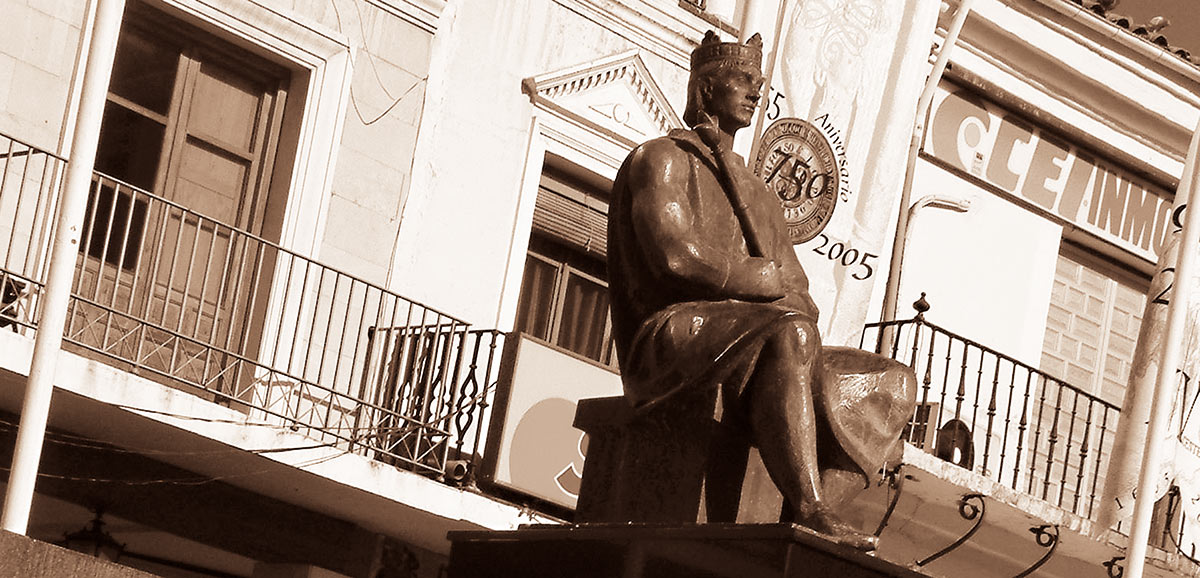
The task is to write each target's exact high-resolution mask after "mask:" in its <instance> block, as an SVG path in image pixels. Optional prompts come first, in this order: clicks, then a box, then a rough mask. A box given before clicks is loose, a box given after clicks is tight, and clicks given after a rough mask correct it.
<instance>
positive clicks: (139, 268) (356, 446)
mask: <svg viewBox="0 0 1200 578" xmlns="http://www.w3.org/2000/svg"><path fill="white" fill-rule="evenodd" d="M5 150H7V152H5ZM0 155H2V156H0V176H3V181H0V255H3V261H2V262H0V264H2V267H0V297H2V298H3V302H2V303H0V327H3V326H11V327H12V329H13V330H16V331H23V332H26V333H31V332H32V331H34V330H35V329H36V319H37V318H36V316H35V315H34V313H35V311H36V306H37V303H38V296H39V295H40V292H41V288H42V284H43V283H44V278H43V277H44V274H45V271H44V270H45V260H46V258H47V254H48V247H49V244H50V236H51V234H52V230H53V229H52V225H51V224H52V223H53V222H54V210H55V203H56V202H57V198H58V193H59V184H60V183H59V181H60V180H61V174H62V172H63V168H64V167H65V165H66V162H65V160H64V159H61V158H59V157H56V156H54V155H52V154H50V153H48V152H45V151H41V150H38V149H36V148H34V147H30V146H28V145H25V144H23V143H20V142H19V141H16V140H14V139H11V138H8V137H4V136H2V135H0ZM69 307H70V308H69V311H68V321H67V327H66V334H65V340H66V343H67V347H69V348H73V349H75V350H76V351H78V352H80V353H82V354H84V355H89V356H92V357H96V358H97V359H100V360H102V361H104V362H105V363H108V364H110V365H114V366H116V367H119V368H122V369H126V370H128V371H130V372H132V373H136V374H140V375H143V376H146V377H148V378H150V379H154V380H157V381H160V382H162V383H165V384H168V385H171V386H173V387H179V388H182V389H188V390H191V391H193V392H195V393H197V394H199V395H201V396H205V397H207V398H209V399H211V400H213V401H216V402H218V403H222V404H225V405H228V406H230V407H234V408H238V409H240V410H241V411H243V412H245V413H247V414H248V419H250V420H252V421H254V420H258V421H263V420H265V421H268V422H272V423H278V424H280V425H284V426H287V427H290V428H291V429H292V430H295V431H301V430H303V431H304V432H305V433H306V434H307V435H310V436H312V437H314V438H317V439H320V440H323V441H326V442H327V443H329V444H330V445H331V446H334V447H338V448H341V449H343V450H344V451H347V452H355V453H359V454H363V455H367V456H370V457H372V458H373V459H378V460H381V461H384V462H387V463H392V464H396V465H397V466H400V467H404V468H406V469H411V470H414V471H418V472H421V473H424V474H427V475H430V476H434V477H440V476H444V475H445V474H447V472H448V470H454V468H455V467H458V468H460V470H461V467H462V465H463V463H462V462H461V461H459V460H462V459H467V460H470V459H474V457H473V456H475V455H476V454H478V451H477V449H476V448H481V447H482V444H483V441H482V440H481V436H482V432H483V431H486V430H485V429H484V428H486V415H485V414H486V410H487V407H488V405H489V403H490V399H491V396H492V395H493V394H494V386H495V381H496V377H495V375H496V374H497V373H498V371H499V358H500V347H499V346H500V343H501V340H502V334H500V333H498V332H496V331H490V330H482V331H481V330H471V329H470V327H469V326H468V325H467V324H466V323H465V322H463V321H461V320H459V319H457V318H454V317H452V316H450V315H447V314H446V313H443V312H440V311H438V310H436V309H433V308H430V307H427V306H425V305H423V304H420V303H417V302H414V301H411V300H408V299H406V298H404V297H402V296H400V295H398V294H396V293H394V292H392V291H389V290H387V289H385V288H383V287H381V286H379V285H376V284H373V283H371V282H368V281H366V280H364V279H361V278H359V277H356V276H354V275H351V274H349V273H346V272H344V271H341V270H338V269H336V268H334V267H331V266H329V265H327V264H323V263H320V262H317V261H315V260H313V259H310V258H308V257H306V256H304V255H301V254H299V253H297V252H295V251H291V250H289V249H287V248H285V247H282V246H280V245H279V244H277V243H273V242H271V241H268V240H266V239H264V238H262V237H260V236H258V235H255V234H252V233H251V232H248V231H246V230H244V229H241V228H237V227H234V226H231V225H230V224H228V223H225V222H221V221H219V220H216V219H213V218H210V217H208V216H206V215H203V214H201V213H199V212H197V211H195V210H192V209H191V208H189V207H185V206H182V205H180V204H178V203H174V202H172V201H170V200H168V199H165V198H163V197H160V196H157V195H154V194H152V193H149V192H147V191H144V190H141V189H138V188H136V187H133V186H131V185H129V184H126V183H123V182H121V181H118V180H116V179H112V178H110V177H107V176H105V175H102V174H96V175H94V178H93V182H92V188H91V192H90V196H89V199H88V206H87V212H86V217H85V221H84V224H83V230H82V242H81V246H80V252H79V259H78V262H77V265H76V275H75V280H74V285H73V288H72V294H71V302H70V306H69ZM450 473H451V474H454V473H455V472H453V471H451V472H450ZM458 473H461V471H459V472H458Z"/></svg>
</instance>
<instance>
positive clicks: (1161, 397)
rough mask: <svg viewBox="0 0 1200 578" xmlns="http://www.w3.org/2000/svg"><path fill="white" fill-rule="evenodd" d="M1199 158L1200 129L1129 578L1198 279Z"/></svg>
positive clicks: (1135, 575) (1136, 577)
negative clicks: (1196, 272)
mask: <svg viewBox="0 0 1200 578" xmlns="http://www.w3.org/2000/svg"><path fill="white" fill-rule="evenodd" d="M1198 153H1200V123H1198V124H1197V125H1196V132H1194V133H1192V142H1191V145H1189V146H1188V156H1187V160H1186V162H1185V163H1184V171H1183V176H1182V178H1181V179H1180V182H1179V190H1178V191H1177V192H1176V193H1175V194H1176V195H1181V196H1183V197H1184V198H1185V199H1187V217H1185V218H1184V223H1183V234H1182V235H1181V237H1182V238H1181V239H1180V240H1179V253H1178V255H1179V256H1178V263H1177V264H1176V266H1175V286H1174V289H1173V290H1172V293H1171V299H1170V302H1169V303H1168V304H1167V332H1166V336H1165V337H1164V338H1163V342H1162V348H1163V353H1162V365H1161V366H1159V370H1158V379H1157V380H1156V381H1155V384H1154V396H1153V398H1152V399H1153V400H1154V405H1152V406H1151V407H1150V425H1149V427H1148V428H1147V431H1146V449H1145V451H1144V452H1142V469H1141V474H1140V476H1139V477H1138V485H1137V494H1135V498H1134V506H1133V526H1132V527H1131V528H1130V530H1129V550H1128V551H1127V552H1126V553H1125V557H1126V560H1128V566H1126V568H1125V575H1126V576H1128V578H1142V572H1143V569H1144V568H1145V565H1146V549H1147V544H1146V542H1147V540H1148V539H1149V538H1150V517H1151V515H1152V514H1153V512H1154V486H1155V485H1156V484H1157V482H1158V478H1159V476H1160V475H1161V472H1160V471H1159V466H1160V465H1161V463H1162V453H1163V450H1164V448H1163V437H1164V434H1165V433H1166V431H1167V428H1168V427H1169V425H1170V424H1169V423H1167V422H1168V421H1169V420H1170V419H1171V403H1172V402H1173V401H1174V400H1175V390H1176V387H1177V385H1178V383H1179V377H1178V375H1177V374H1178V371H1179V365H1180V361H1181V359H1180V357H1181V355H1182V353H1183V351H1182V350H1183V337H1184V335H1183V332H1184V331H1185V330H1186V327H1185V325H1186V323H1187V314H1188V301H1189V299H1190V297H1191V296H1190V295H1189V293H1190V291H1189V290H1190V289H1191V285H1192V278H1193V277H1194V276H1195V273H1193V270H1192V269H1193V267H1195V266H1196V264H1195V256H1196V245H1197V243H1200V216H1198V215H1200V211H1196V210H1193V209H1194V208H1195V207H1196V203H1197V202H1198V201H1200V195H1197V193H1196V191H1197V189H1200V187H1197V186H1196V168H1197V167H1196V165H1197V158H1196V157H1197V154H1198Z"/></svg>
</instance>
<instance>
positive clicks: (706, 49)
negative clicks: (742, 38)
mask: <svg viewBox="0 0 1200 578" xmlns="http://www.w3.org/2000/svg"><path fill="white" fill-rule="evenodd" d="M762 47H763V43H762V37H761V36H759V35H758V34H757V33H755V34H754V36H751V37H750V39H749V40H747V41H746V43H745V44H741V43H739V42H721V38H720V37H719V36H717V33H716V32H713V31H712V30H709V31H708V32H706V33H705V34H704V40H701V41H700V46H697V47H696V49H695V50H693V51H692V72H700V71H701V70H702V69H705V68H708V67H710V66H712V65H715V64H719V63H728V64H732V65H735V66H739V67H747V68H753V69H755V70H759V71H761V70H762Z"/></svg>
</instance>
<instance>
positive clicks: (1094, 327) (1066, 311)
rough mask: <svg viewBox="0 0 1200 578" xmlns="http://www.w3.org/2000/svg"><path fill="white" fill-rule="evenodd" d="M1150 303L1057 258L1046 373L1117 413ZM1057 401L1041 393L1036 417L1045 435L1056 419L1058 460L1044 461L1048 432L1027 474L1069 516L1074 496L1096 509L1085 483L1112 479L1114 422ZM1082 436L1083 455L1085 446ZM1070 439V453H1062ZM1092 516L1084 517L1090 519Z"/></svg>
mask: <svg viewBox="0 0 1200 578" xmlns="http://www.w3.org/2000/svg"><path fill="white" fill-rule="evenodd" d="M1145 303H1146V296H1145V295H1144V294H1143V293H1142V292H1141V291H1139V290H1138V289H1136V288H1134V287H1130V286H1128V285H1126V284H1123V283H1121V282H1118V281H1116V280H1114V279H1112V278H1110V277H1109V276H1108V275H1106V274H1105V273H1104V272H1103V271H1101V270H1097V269H1096V268H1094V267H1092V266H1089V265H1087V264H1084V263H1080V262H1078V261H1076V260H1074V259H1072V258H1071V257H1070V256H1067V255H1060V256H1059V260H1058V266H1057V269H1056V271H1055V278H1054V288H1053V290H1052V293H1051V297H1050V312H1049V314H1048V315H1047V319H1046V333H1045V338H1044V341H1043V348H1044V349H1043V352H1042V364H1041V369H1042V371H1045V372H1046V373H1049V374H1050V375H1052V376H1055V377H1058V378H1060V379H1064V380H1066V382H1067V383H1068V384H1070V385H1072V386H1075V387H1078V388H1080V389H1082V390H1084V391H1085V392H1087V393H1090V394H1092V395H1095V396H1098V397H1100V398H1101V399H1103V400H1105V401H1107V402H1109V403H1112V404H1114V405H1117V406H1118V407H1119V406H1120V405H1121V402H1122V400H1123V398H1124V396H1125V389H1126V384H1127V382H1128V380H1129V369H1130V363H1131V362H1132V360H1133V349H1134V344H1135V343H1136V341H1137V333H1138V329H1139V328H1140V327H1141V321H1142V310H1143V308H1144V306H1145ZM1056 393H1057V390H1055V389H1051V390H1050V391H1049V393H1048V395H1046V399H1045V400H1044V401H1043V400H1042V395H1043V392H1042V391H1041V390H1040V389H1039V391H1038V392H1037V393H1036V395H1035V401H1034V406H1033V407H1032V408H1031V411H1032V412H1033V413H1034V415H1040V416H1042V421H1043V424H1042V426H1043V429H1045V428H1047V427H1050V426H1051V425H1052V424H1053V422H1054V418H1055V417H1057V418H1058V432H1057V433H1058V437H1057V446H1058V447H1056V448H1054V456H1052V457H1051V456H1048V455H1047V454H1048V452H1049V451H1050V441H1049V439H1048V434H1049V433H1050V432H1047V431H1043V432H1042V435H1041V436H1040V437H1039V438H1038V440H1037V447H1036V448H1035V452H1034V453H1033V454H1031V456H1030V459H1031V462H1030V463H1029V466H1030V469H1031V470H1032V471H1033V472H1034V474H1033V482H1034V484H1033V486H1034V490H1033V493H1034V495H1037V496H1041V495H1042V491H1043V490H1044V491H1045V492H1046V494H1047V495H1046V498H1047V499H1049V500H1050V501H1052V502H1055V503H1057V502H1058V501H1059V500H1060V499H1061V500H1062V502H1063V506H1064V507H1066V508H1068V509H1072V505H1073V504H1075V503H1076V501H1075V500H1076V493H1078V494H1079V496H1078V498H1079V503H1081V504H1089V505H1090V504H1091V503H1092V502H1093V498H1094V497H1093V495H1092V494H1093V493H1094V492H1095V491H1096V490H1098V488H1093V487H1092V485H1091V484H1090V483H1087V480H1088V479H1089V478H1090V476H1092V475H1094V474H1095V472H1097V471H1099V472H1105V471H1107V468H1108V466H1107V462H1108V459H1109V454H1110V451H1111V446H1112V436H1113V434H1114V433H1115V432H1116V428H1117V423H1116V419H1115V418H1116V414H1115V413H1113V412H1109V414H1108V415H1107V418H1108V420H1107V423H1104V417H1105V416H1104V415H1102V414H1100V413H1099V412H1100V411H1101V410H1100V407H1099V406H1094V407H1093V408H1092V409H1093V410H1094V412H1093V414H1092V415H1091V416H1090V422H1089V416H1088V414H1087V410H1088V406H1087V403H1086V400H1085V398H1083V397H1082V396H1080V398H1079V399H1078V400H1077V399H1076V398H1075V396H1074V395H1073V394H1070V393H1067V394H1065V395H1064V396H1063V397H1062V398H1061V399H1060V398H1059V397H1058V396H1057V395H1056ZM1101 426H1103V430H1104V431H1103V432H1101ZM1085 432H1086V436H1087V442H1088V447H1086V448H1085V447H1083V446H1082V441H1083V439H1084V437H1083V436H1084V435H1085ZM1102 435H1103V439H1102ZM1068 439H1070V443H1071V444H1072V445H1071V447H1070V448H1067V447H1065V446H1064V444H1066V443H1067V442H1068ZM1102 442H1103V445H1101V443H1102ZM1097 458H1098V459H1099V460H1100V464H1099V466H1100V467H1099V470H1097V469H1096V465H1097V464H1096V461H1095V460H1096V459H1097ZM1080 464H1083V467H1084V470H1085V472H1084V479H1085V484H1084V487H1082V488H1080V487H1077V482H1078V479H1079V478H1078V474H1079V473H1080V472H1079V467H1080ZM1047 473H1049V476H1048V478H1049V479H1047ZM1047 481H1048V482H1049V483H1048V484H1047V483H1046V482H1047ZM1088 509H1090V508H1088ZM1088 509H1084V510H1082V512H1080V513H1083V514H1085V515H1086V514H1087V513H1088Z"/></svg>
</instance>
